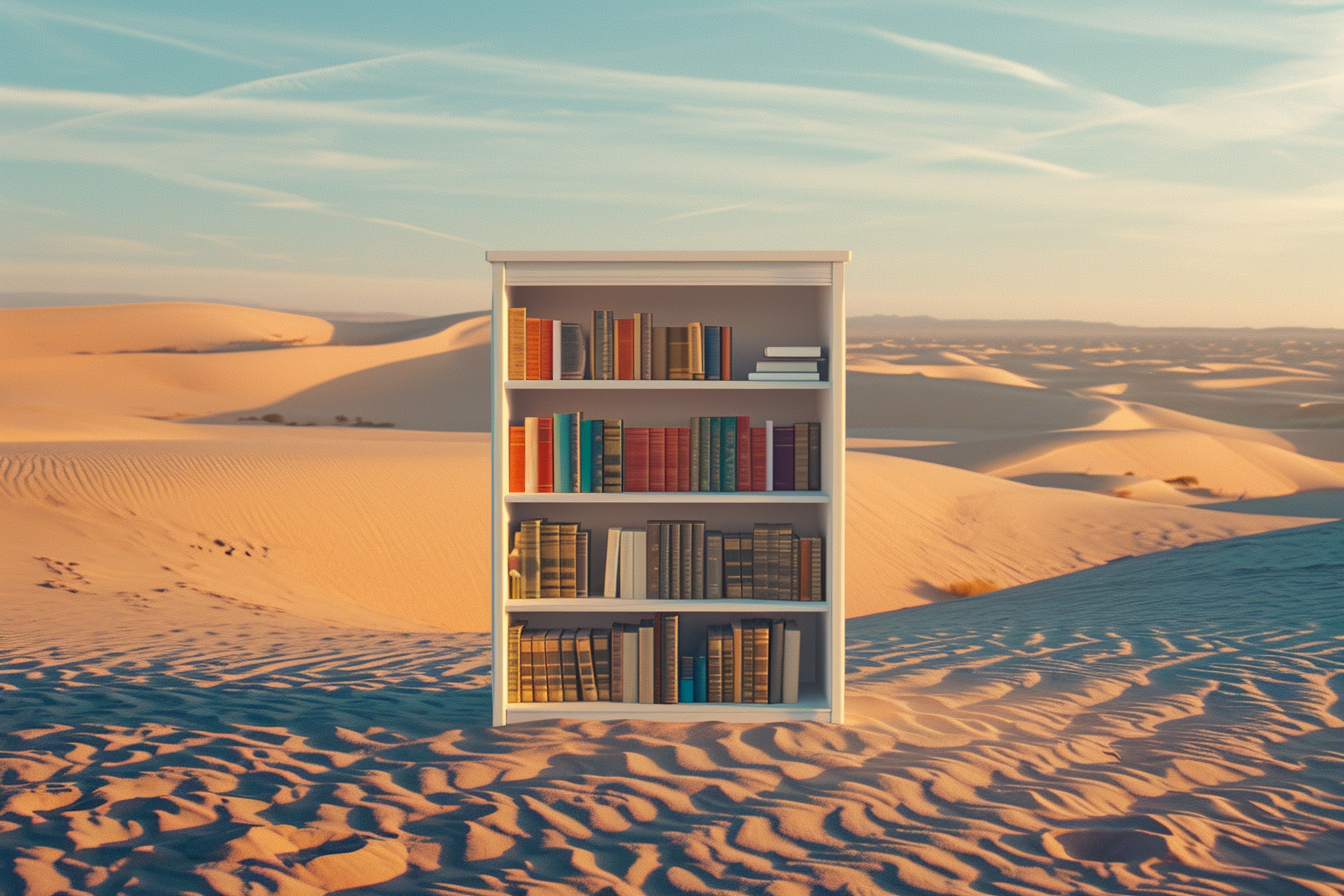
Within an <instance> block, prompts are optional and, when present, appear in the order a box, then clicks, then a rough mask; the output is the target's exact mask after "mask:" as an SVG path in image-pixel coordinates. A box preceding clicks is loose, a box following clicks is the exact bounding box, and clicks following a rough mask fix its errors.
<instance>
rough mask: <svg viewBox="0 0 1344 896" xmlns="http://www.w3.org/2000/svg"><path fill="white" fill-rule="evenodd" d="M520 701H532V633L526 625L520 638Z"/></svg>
mask: <svg viewBox="0 0 1344 896" xmlns="http://www.w3.org/2000/svg"><path fill="white" fill-rule="evenodd" d="M518 702H519V703H532V702H533V700H532V633H531V632H529V631H528V630H527V629H526V628H525V627H524V629H523V631H522V634H521V636H520V637H519V639H518Z"/></svg>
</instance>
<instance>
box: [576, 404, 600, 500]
mask: <svg viewBox="0 0 1344 896" xmlns="http://www.w3.org/2000/svg"><path fill="white" fill-rule="evenodd" d="M594 422H600V421H593V420H580V421H579V491H581V492H591V491H592V490H593V423H594Z"/></svg>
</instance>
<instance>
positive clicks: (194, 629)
mask: <svg viewBox="0 0 1344 896" xmlns="http://www.w3.org/2000/svg"><path fill="white" fill-rule="evenodd" d="M1341 558H1344V525H1341V524H1330V525H1323V526H1314V527H1306V528H1300V529H1292V530H1286V531H1282V532H1275V533H1270V534H1266V535H1261V536H1256V537H1252V538H1246V539H1236V540H1230V541H1224V542H1218V543H1214V544H1207V545H1199V546H1196V547H1192V548H1187V549H1183V550H1178V551H1169V552H1165V553H1160V554H1154V555H1150V556H1147V557H1142V558H1137V559H1134V560H1129V561H1126V562H1124V563H1118V564H1112V565H1110V566H1107V567H1102V568H1099V569H1093V570H1088V571H1086V572H1082V573H1078V574H1075V575H1072V576H1067V577H1063V578H1059V579H1055V580H1052V581H1050V582H1041V583H1037V584H1034V585H1031V586H1026V587H1023V588H1020V589H1015V590H1014V591H1011V592H1006V593H1004V594H1002V595H996V596H994V597H990V598H973V599H970V600H966V601H961V602H958V603H956V604H944V605H940V606H932V607H924V608H920V609H917V610H910V611H902V612H900V613H890V614H883V615H880V616H874V617H870V618H868V619H864V620H861V621H858V622H855V623H853V624H852V625H851V627H850V635H851V638H850V641H851V643H850V648H849V675H850V684H849V688H848V697H849V706H850V724H849V725H847V726H843V727H840V726H830V725H823V724H807V723H779V724H769V725H762V726H743V725H727V724H717V723H702V724H686V725H678V724H655V723H640V724H633V723H619V722H618V723H598V722H583V723H573V722H568V723H567V722H561V723H555V724H551V723H546V724H535V725H520V726H513V727H510V728H508V729H503V730H497V729H492V728H489V727H485V725H486V722H487V721H488V708H487V705H486V703H487V701H486V700H485V697H484V695H485V674H486V663H485V657H486V655H487V650H486V644H485V638H484V637H483V636H468V635H411V634H398V633H366V632H360V631H357V630H350V629H343V630H338V629H324V628H321V627H317V626H307V627H305V626H295V625H293V624H292V623H282V624H279V625H277V624H275V621H276V620H275V619H274V618H273V617H271V616H270V615H269V614H268V613H266V612H265V611H251V612H249V611H246V610H244V609H240V608H238V607H236V606H230V605H227V604H223V603H220V602H218V601H214V600H213V599H211V598H209V597H206V596H201V595H194V596H191V595H189V596H186V597H184V598H182V599H181V602H180V603H179V601H178V599H177V598H176V597H173V596H158V597H154V598H152V601H153V602H154V603H153V604H152V605H149V606H137V605H136V604H134V603H128V602H123V601H118V600H108V599H106V598H89V597H86V596H84V595H70V594H53V595H52V596H51V600H50V601H49V602H48V603H46V604H44V605H37V604H33V605H28V606H25V607H21V608H16V611H15V612H14V613H13V616H12V629H11V630H12V632H13V633H14V635H15V637H14V638H11V639H9V640H7V641H6V642H4V644H3V645H2V646H0V688H3V689H4V699H5V703H6V710H7V712H6V724H5V732H4V734H3V735H0V751H2V752H0V886H3V887H4V888H5V889H6V891H15V892H18V891H20V890H21V889H22V888H23V887H24V886H25V885H27V886H30V887H31V888H32V889H33V890H35V891H39V892H56V891H60V890H62V889H68V890H70V891H75V892H85V893H91V894H97V896H102V894H112V893H123V892H124V893H128V894H141V893H145V894H148V893H155V894H157V893H163V892H182V891H192V892H200V893H241V892H256V893H271V892H284V893H303V894H315V893H322V892H327V891H330V890H334V889H338V888H343V887H366V888H373V887H376V888H377V889H376V892H380V893H421V892H458V893H492V892H500V891H516V892H526V891H530V889H531V888H533V887H536V888H538V889H537V891H538V892H551V893H597V892H602V893H614V894H629V896H634V894H642V893H673V892H708V893H760V894H766V893H769V894H780V893H784V894H788V893H799V894H802V893H872V892H902V893H985V894H990V893H1004V892H1011V893H1018V894H1063V893H1084V894H1090V893H1108V894H1109V893H1154V894H1171V893H1188V894H1207V893H1219V892H1224V893H1227V892H1235V893H1247V894H1274V896H1277V894H1283V893H1297V892H1301V893H1317V894H1320V893H1327V894H1328V893H1336V894H1338V893H1342V892H1344V867H1341V865H1340V861H1339V857H1340V856H1341V855H1344V786H1341V783H1340V781H1341V776H1340V767H1341V766H1340V763H1341V756H1340V751H1339V743H1340V740H1339V738H1340V730H1339V729H1340V728H1341V727H1344V719H1341V718H1340V715H1339V711H1338V708H1339V697H1340V692H1341V689H1342V688H1341V681H1344V679H1342V678H1341V673H1344V603H1342V602H1341V601H1340V599H1339V598H1340V593H1339V588H1340V585H1339V582H1340V581H1341V579H1344V560H1341ZM93 614H97V615H98V616H99V621H98V622H97V623H96V624H94V623H90V622H89V621H88V620H89V617H90V616H91V615H93ZM188 617H193V618H195V619H196V620H197V623H196V624H192V623H189V622H188V621H187V618H188ZM145 618H155V619H158V618H162V619H164V620H165V621H167V622H168V625H167V626H164V627H159V626H158V625H154V626H148V627H147V626H145V625H144V624H143V622H142V620H144V619H145ZM72 620H73V621H72ZM53 714H56V715H58V716H59V719H60V720H59V721H53ZM364 892H374V890H373V889H367V890H365V891H364Z"/></svg>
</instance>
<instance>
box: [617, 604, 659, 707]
mask: <svg viewBox="0 0 1344 896" xmlns="http://www.w3.org/2000/svg"><path fill="white" fill-rule="evenodd" d="M618 628H619V632H618V631H617V629H618ZM639 633H640V627H639V626H638V625H634V624H631V623H628V622H618V623H615V624H614V625H613V626H612V631H611V647H612V653H611V676H612V678H611V699H612V700H613V701H615V702H618V703H641V702H648V703H651V702H653V701H652V700H648V701H644V700H641V699H640V695H639V680H640V679H639V649H640V648H639ZM618 651H619V656H618ZM618 676H619V683H618Z"/></svg>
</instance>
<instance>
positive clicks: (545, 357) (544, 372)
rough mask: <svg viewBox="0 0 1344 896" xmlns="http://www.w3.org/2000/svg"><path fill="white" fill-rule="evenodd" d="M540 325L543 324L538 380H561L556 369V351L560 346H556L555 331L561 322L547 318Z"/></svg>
mask: <svg viewBox="0 0 1344 896" xmlns="http://www.w3.org/2000/svg"><path fill="white" fill-rule="evenodd" d="M540 323H541V327H540V330H541V333H540V336H541V344H540V346H539V351H540V353H541V357H540V358H539V362H540V363H539V367H538V370H537V379H539V380H554V379H559V378H560V377H559V374H558V373H557V372H556V369H555V353H556V350H557V349H558V348H559V346H558V345H556V343H555V329H556V324H557V323H559V321H555V320H551V319H549V318H547V319H544V320H542V321H541V322H540Z"/></svg>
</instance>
